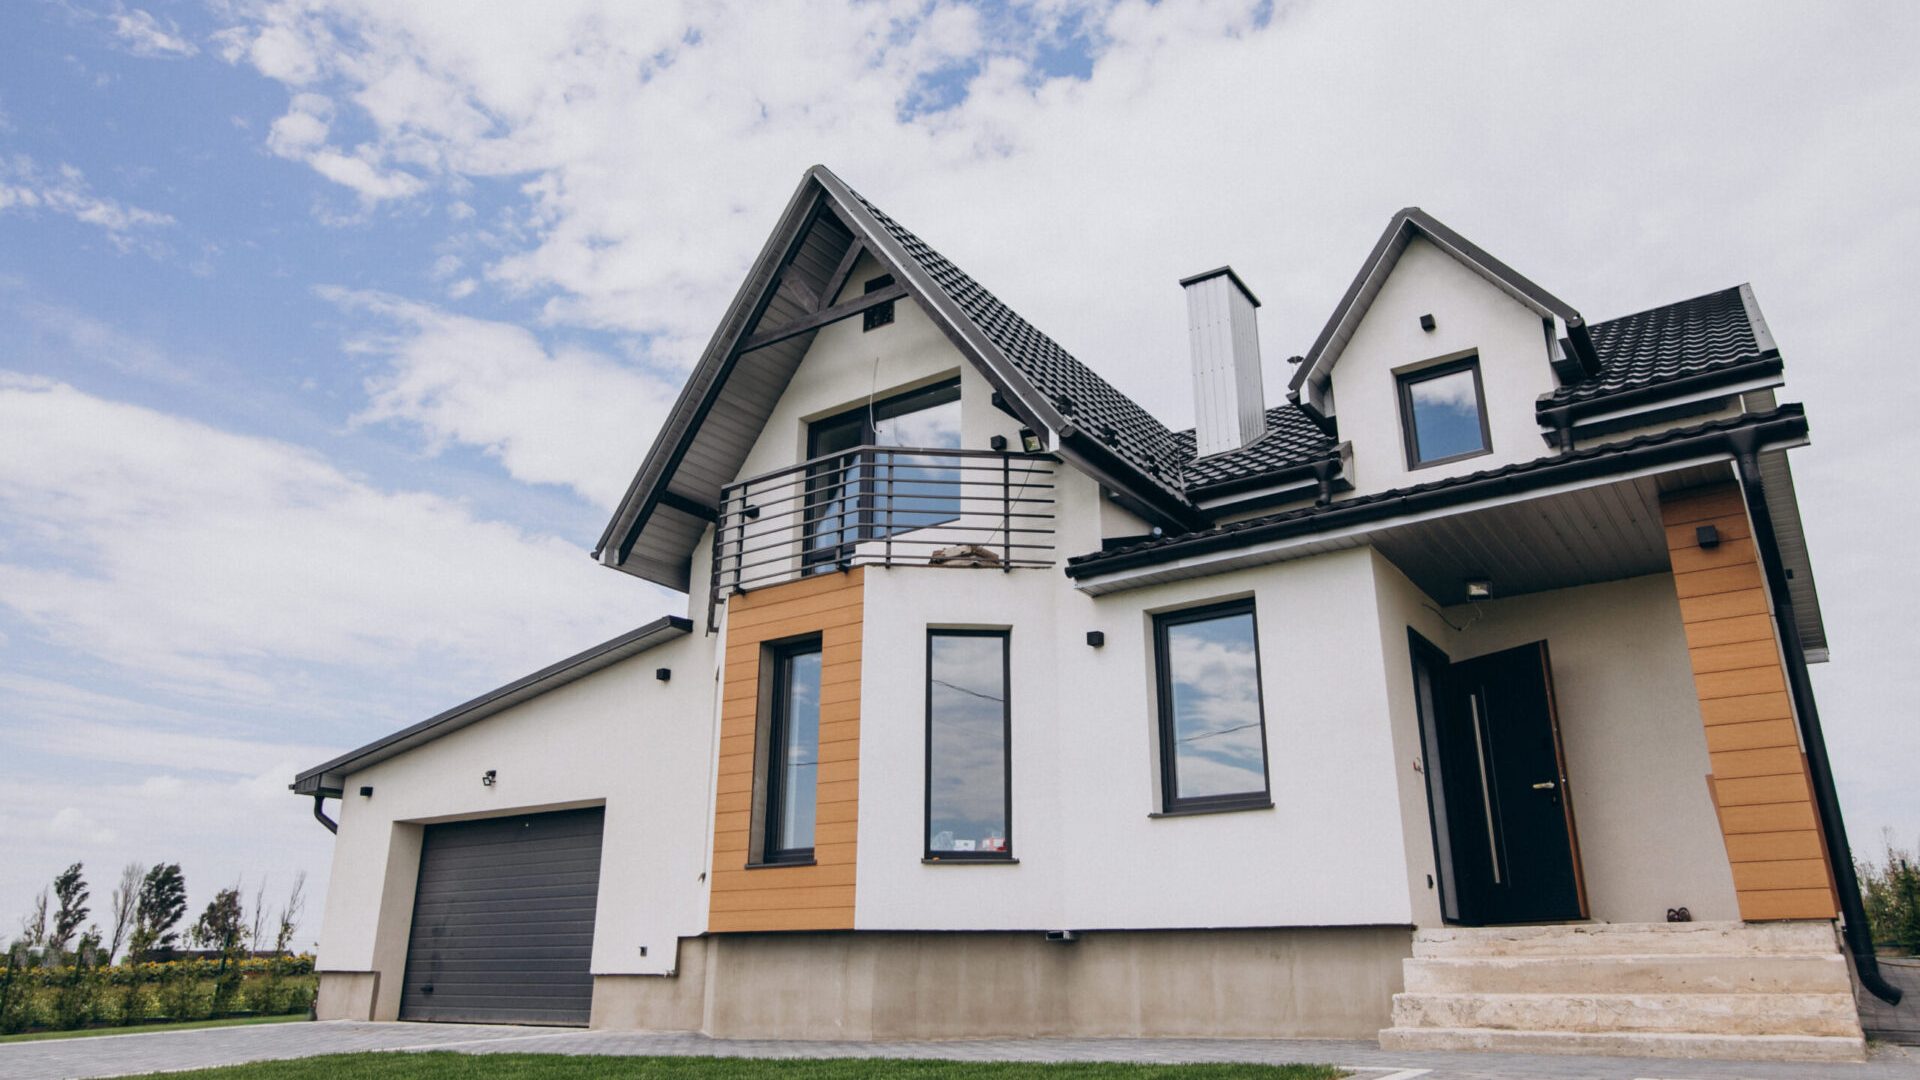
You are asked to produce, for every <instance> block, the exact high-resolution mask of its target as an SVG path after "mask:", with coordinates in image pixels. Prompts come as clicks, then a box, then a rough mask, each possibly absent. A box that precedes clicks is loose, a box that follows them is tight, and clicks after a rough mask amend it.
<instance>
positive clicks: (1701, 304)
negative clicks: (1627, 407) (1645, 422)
mask: <svg viewBox="0 0 1920 1080" xmlns="http://www.w3.org/2000/svg"><path fill="white" fill-rule="evenodd" d="M1589 332H1590V333H1591V334H1592V336H1593V346H1594V350H1595V352H1596V353H1597V354H1598V356H1599V360H1600V371H1599V373H1598V374H1596V375H1594V376H1592V377H1591V378H1588V379H1583V380H1581V381H1579V382H1576V383H1570V384H1568V385H1566V386H1562V387H1560V388H1559V389H1557V390H1555V391H1553V393H1551V394H1549V395H1547V396H1546V397H1545V398H1543V399H1542V400H1543V401H1550V402H1551V403H1552V404H1555V405H1564V404H1569V403H1572V402H1583V401H1591V400H1594V399H1596V398H1602V397H1606V396H1608V395H1611V394H1618V393H1623V392H1625V391H1629V390H1638V389H1642V388H1644V387H1649V386H1657V385H1659V384H1661V383H1666V382H1670V381H1672V380H1675V379H1680V378H1686V377H1688V376H1695V375H1703V374H1707V373H1710V372H1717V371H1723V370H1730V369H1734V368H1741V367H1746V366H1749V365H1757V364H1761V363H1764V362H1765V361H1767V360H1769V359H1777V358H1778V357H1779V350H1778V349H1777V348H1775V347H1774V343H1773V335H1772V334H1770V333H1768V331H1767V324H1766V320H1765V319H1764V318H1762V317H1761V315H1760V307H1759V305H1758V304H1757V303H1756V302H1755V301H1754V298H1753V288H1752V286H1749V285H1736V286H1734V287H1733V288H1730V289H1721V290H1720V291H1719V292H1711V293H1708V294H1706V295H1705V296H1696V297H1694V298H1693V299H1691V300H1682V301H1679V302H1678V303H1673V304H1666V305H1664V306H1661V307H1656V308H1648V309H1647V310H1645V311H1641V312H1636V313H1635V314H1632V315H1623V316H1621V317H1620V318H1618V319H1610V320H1608V321H1606V322H1601V323H1594V324H1593V325H1592V327H1591V328H1590V330H1589Z"/></svg>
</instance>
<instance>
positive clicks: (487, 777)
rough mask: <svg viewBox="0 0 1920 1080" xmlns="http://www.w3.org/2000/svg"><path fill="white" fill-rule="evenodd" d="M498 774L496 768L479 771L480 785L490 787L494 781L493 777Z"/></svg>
mask: <svg viewBox="0 0 1920 1080" xmlns="http://www.w3.org/2000/svg"><path fill="white" fill-rule="evenodd" d="M498 775H499V773H498V771H497V770H494V769H488V770H487V771H486V772H483V773H481V774H480V786H481V787H492V786H493V781H494V778H495V777H496V776H498Z"/></svg>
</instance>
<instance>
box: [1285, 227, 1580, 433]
mask: <svg viewBox="0 0 1920 1080" xmlns="http://www.w3.org/2000/svg"><path fill="white" fill-rule="evenodd" d="M1416 237H1418V238H1421V239H1424V240H1426V241H1427V242H1429V243H1431V244H1433V246H1435V247H1437V248H1439V249H1440V250H1441V251H1444V252H1446V253H1447V254H1448V255H1450V256H1452V257H1453V258H1454V259H1455V260H1456V261H1458V262H1459V263H1460V264H1461V265H1463V266H1465V267H1467V268H1468V269H1469V270H1472V271H1473V272H1474V273H1476V274H1478V275H1480V276H1481V277H1482V278H1484V279H1486V280H1487V281H1488V282H1489V283H1491V284H1492V285H1493V286H1494V287H1496V288H1498V289H1499V290H1500V291H1502V292H1504V293H1506V294H1507V295H1508V296H1510V297H1512V298H1513V299H1514V300H1516V301H1518V302H1519V303H1521V304H1522V305H1524V306H1526V307H1527V308H1529V309H1531V310H1532V311H1533V312H1534V313H1535V314H1537V315H1539V316H1540V317H1541V319H1542V320H1543V321H1545V323H1546V324H1547V326H1548V340H1549V341H1550V342H1552V341H1557V340H1558V337H1557V335H1555V334H1554V333H1553V330H1552V327H1553V325H1554V322H1555V320H1558V322H1559V324H1560V325H1562V326H1564V327H1565V328H1566V331H1567V338H1568V342H1569V344H1570V347H1571V349H1572V351H1573V353H1574V359H1575V361H1576V362H1577V363H1578V364H1579V366H1580V367H1581V368H1582V369H1583V370H1585V371H1587V372H1588V373H1589V374H1592V373H1595V372H1597V371H1598V370H1599V361H1598V357H1597V355H1596V354H1595V353H1594V351H1593V341H1592V339H1591V337H1590V336H1589V335H1588V333H1587V326H1586V321H1585V320H1584V319H1582V318H1581V317H1580V313H1579V312H1578V311H1576V310H1574V308H1573V306H1572V305H1571V304H1568V303H1567V302H1566V301H1564V300H1561V299H1560V298H1559V297H1557V296H1554V295H1553V294H1552V293H1550V292H1548V291H1547V290H1545V289H1543V288H1541V287H1540V286H1538V285H1536V284H1534V283H1533V282H1532V281H1530V280H1528V279H1527V278H1526V277H1525V276H1524V275H1522V274H1520V273H1519V272H1518V271H1516V270H1514V269H1513V268H1512V267H1510V266H1508V265H1507V264H1505V263H1503V262H1501V261H1500V260H1499V259H1496V258H1494V257H1493V256H1491V255H1489V254H1487V253H1486V252H1485V251H1482V250H1481V249H1480V248H1479V247H1478V246H1477V245H1475V244H1474V243H1473V242H1472V241H1470V240H1468V239H1467V238H1466V237H1464V236H1461V235H1460V234H1459V233H1457V232H1454V231H1453V230H1452V229H1449V228H1448V227H1447V226H1445V225H1443V224H1441V223H1440V221H1439V220H1438V219H1436V218H1435V217H1434V216H1433V215H1431V214H1429V213H1427V212H1426V211H1424V210H1422V209H1420V208H1419V207H1417V206H1409V207H1407V208H1406V209H1404V210H1402V211H1400V212H1399V213H1397V214H1395V215H1394V216H1393V220H1392V221H1390V222H1388V223H1387V228H1386V231H1385V232H1383V233H1381V234H1380V239H1379V240H1378V241H1377V242H1375V244H1374V245H1373V250H1372V251H1371V252H1369V253H1368V254H1367V259H1366V262H1364V263H1363V264H1361V267H1360V272H1359V273H1358V274H1356V275H1354V279H1353V283H1352V284H1350V285H1348V286H1347V291H1346V293H1345V294H1344V295H1342V296H1341V298H1340V302H1339V303H1338V304H1337V305H1335V306H1334V309H1333V315H1332V316H1331V317H1330V318H1328V320H1327V325H1326V326H1325V327H1323V328H1322V329H1321V331H1320V336H1319V337H1318V338H1316V339H1314V342H1313V347H1312V348H1311V349H1309V350H1307V354H1306V357H1305V358H1304V359H1303V360H1302V361H1301V363H1300V365H1299V366H1298V367H1296V368H1295V369H1294V372H1293V378H1292V379H1291V380H1290V381H1289V383H1288V384H1287V388H1288V390H1289V392H1290V394H1295V393H1302V392H1303V391H1304V395H1303V396H1304V398H1305V399H1306V400H1309V401H1313V402H1315V403H1316V404H1317V403H1318V402H1319V401H1321V400H1322V399H1323V398H1324V396H1325V390H1326V388H1327V385H1328V384H1329V383H1330V382H1331V380H1332V372H1333V366H1334V365H1335V364H1336V363H1338V362H1339V360H1340V354H1341V353H1342V352H1343V351H1345V349H1346V347H1347V343H1348V342H1349V341H1351V340H1352V339H1353V335H1354V332H1355V331H1356V330H1358V329H1359V326H1360V321H1361V320H1362V319H1364V318H1365V317H1366V314H1367V311H1368V309H1370V308H1371V307H1372V306H1373V302H1374V300H1375V299H1376V298H1378V297H1379V295H1380V290H1381V288H1382V287H1384V286H1385V285H1386V282H1387V278H1388V277H1389V276H1391V275H1392V273H1393V269H1394V267H1395V266H1397V265H1399V262H1400V256H1401V255H1403V254H1405V253H1406V250H1407V246H1408V245H1409V244H1411V243H1412V242H1413V240H1414V239H1415V238H1416Z"/></svg>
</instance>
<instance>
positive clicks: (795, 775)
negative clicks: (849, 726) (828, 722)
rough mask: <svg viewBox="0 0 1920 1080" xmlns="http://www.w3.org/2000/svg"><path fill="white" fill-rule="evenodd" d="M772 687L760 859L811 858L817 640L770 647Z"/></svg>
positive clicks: (816, 778)
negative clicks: (764, 836) (764, 825)
mask: <svg viewBox="0 0 1920 1080" xmlns="http://www.w3.org/2000/svg"><path fill="white" fill-rule="evenodd" d="M769 659H770V660H771V662H772V673H773V686H772V688H771V690H772V693H771V697H770V701H769V708H768V715H767V753H766V762H767V772H766V782H765V788H764V790H765V792H766V800H765V803H764V804H763V805H764V809H763V811H762V812H763V814H764V815H765V820H766V838H765V842H764V844H763V845H762V853H761V859H760V861H761V862H766V863H781V862H808V861H811V860H812V858H813V808H814V791H815V789H816V788H817V787H818V785H819V779H820V778H819V776H818V773H819V771H820V642H819V641H818V640H813V641H806V642H802V643H799V644H796V645H787V646H781V647H778V648H774V649H772V650H770V655H769Z"/></svg>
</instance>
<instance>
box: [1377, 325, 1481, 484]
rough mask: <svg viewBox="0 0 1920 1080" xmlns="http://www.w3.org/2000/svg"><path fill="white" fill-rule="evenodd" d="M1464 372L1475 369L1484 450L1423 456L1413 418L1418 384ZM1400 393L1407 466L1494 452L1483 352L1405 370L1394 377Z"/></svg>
mask: <svg viewBox="0 0 1920 1080" xmlns="http://www.w3.org/2000/svg"><path fill="white" fill-rule="evenodd" d="M1461 371H1471V372H1473V405H1474V411H1475V412H1476V413H1477V414H1478V416H1479V420H1480V449H1478V450H1467V451H1463V452H1461V453H1458V454H1448V455H1447V456H1446V457H1437V458H1422V457H1421V456H1420V431H1419V428H1418V427H1417V426H1415V424H1414V418H1413V388H1414V386H1415V385H1417V384H1419V383H1423V382H1427V381H1429V380H1432V379H1438V378H1442V377H1444V376H1447V375H1454V374H1457V373H1459V372H1461ZM1394 378H1395V380H1396V391H1395V392H1396V394H1397V395H1398V397H1399V399H1400V436H1401V441H1402V443H1403V444H1404V445H1405V447H1406V451H1407V468H1408V469H1409V470H1412V469H1426V468H1431V467H1432V466H1435V465H1446V464H1448V463H1450V462H1455V461H1465V460H1467V459H1468V458H1477V457H1484V456H1486V455H1488V454H1491V453H1493V429H1492V428H1490V427H1489V426H1488V425H1487V388H1486V386H1485V384H1484V383H1483V382H1482V381H1481V379H1480V354H1479V353H1477V352H1476V353H1472V354H1470V355H1467V356H1462V357H1460V358H1459V359H1457V360H1449V361H1447V362H1445V363H1442V364H1434V365H1432V366H1431V367H1423V368H1416V369H1414V370H1413V371H1403V372H1401V373H1400V374H1398V375H1396V376H1394Z"/></svg>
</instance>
